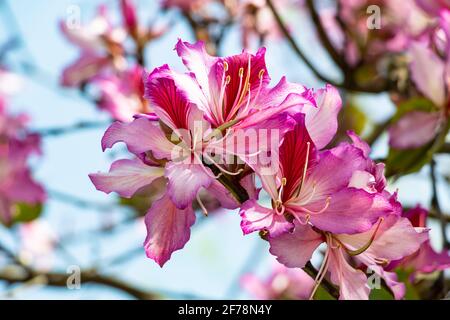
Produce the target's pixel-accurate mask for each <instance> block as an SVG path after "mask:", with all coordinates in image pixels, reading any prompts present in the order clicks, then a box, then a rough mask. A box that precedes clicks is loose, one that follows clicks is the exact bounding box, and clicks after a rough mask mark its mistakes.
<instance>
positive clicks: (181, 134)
mask: <svg viewBox="0 0 450 320" xmlns="http://www.w3.org/2000/svg"><path fill="white" fill-rule="evenodd" d="M177 49H178V53H179V54H180V55H182V56H183V57H184V58H183V59H184V63H185V64H187V65H188V66H189V67H190V68H192V70H195V71H196V72H195V73H194V75H195V77H194V75H192V74H180V73H176V72H173V71H172V70H170V69H169V67H168V66H167V65H164V66H162V67H159V68H156V69H155V70H154V71H153V72H152V73H150V74H145V75H144V81H145V98H147V99H148V100H149V101H150V103H151V105H152V108H153V110H154V112H155V113H154V114H149V115H141V116H137V117H136V119H134V120H133V121H132V122H130V123H127V124H126V123H120V122H116V123H114V124H112V125H111V126H110V127H109V128H108V130H107V131H106V132H105V135H104V137H103V139H102V147H103V149H104V150H105V149H106V148H110V147H112V146H113V145H114V144H115V143H117V142H124V143H125V144H126V145H127V147H128V150H129V151H130V152H131V153H133V154H134V155H135V156H136V157H137V158H136V159H133V160H129V159H123V160H118V161H116V162H114V163H113V164H112V166H111V169H110V171H109V173H98V174H91V175H90V178H91V180H92V182H93V183H94V185H95V186H96V188H97V189H98V190H101V191H104V192H106V193H110V192H112V191H115V192H117V193H118V194H119V195H121V196H123V197H131V196H132V195H133V194H135V193H136V192H138V191H139V190H140V189H142V188H144V187H145V186H148V185H150V184H151V183H152V182H153V181H155V180H156V179H159V178H165V179H166V181H167V185H166V193H165V194H164V195H163V196H162V197H161V198H160V199H159V200H157V201H156V202H154V203H153V205H152V207H151V208H150V210H149V211H148V213H147V215H146V219H145V221H146V225H147V231H148V234H147V239H146V241H145V244H144V246H145V248H146V252H147V255H148V256H149V257H150V258H152V259H154V260H155V261H156V262H158V263H159V264H160V265H161V266H162V265H163V264H164V263H165V262H166V261H167V260H168V259H169V258H170V256H171V254H172V252H173V251H175V250H178V249H181V248H182V247H183V246H184V244H185V243H186V242H187V240H188V239H189V235H190V231H189V230H190V226H191V225H192V224H193V223H194V221H195V214H194V211H193V209H192V202H193V201H194V200H197V202H199V204H200V205H202V203H201V201H200V199H199V196H198V193H199V191H200V190H203V189H206V190H208V192H210V193H212V194H213V195H214V196H215V197H216V198H217V199H218V200H219V201H221V203H222V206H223V207H226V208H236V207H237V206H238V203H237V202H236V200H235V199H234V198H233V197H232V196H231V194H230V192H229V191H227V190H226V188H225V187H224V186H223V185H222V184H220V183H219V182H218V180H217V178H219V177H220V176H222V175H228V176H237V175H239V174H240V172H241V171H242V169H240V170H238V171H236V172H231V171H229V170H228V169H227V168H226V165H227V162H224V161H215V160H214V159H212V158H211V157H209V156H208V154H207V153H205V152H204V151H205V150H208V148H210V146H211V145H212V146H213V147H214V148H213V149H214V150H220V148H216V146H220V145H221V144H222V143H221V142H222V141H225V143H224V144H225V145H227V143H228V140H226V137H227V135H228V136H231V137H233V132H234V131H233V130H234V129H233V128H232V127H233V125H234V124H239V125H240V128H241V129H242V128H244V129H245V128H253V127H257V126H258V125H259V126H266V125H267V126H268V125H269V124H271V125H276V126H279V125H280V123H283V126H284V127H286V128H290V127H289V125H288V123H289V121H281V120H282V119H286V117H288V115H287V114H283V113H280V112H278V111H282V110H284V109H287V108H288V107H289V108H290V107H293V106H301V104H300V105H298V102H302V103H306V102H308V103H310V101H309V100H308V99H306V98H304V97H303V96H302V94H301V93H300V94H299V93H296V94H293V96H295V97H298V98H297V99H295V98H292V99H291V100H290V101H291V102H290V103H287V102H286V103H285V104H283V102H285V100H287V95H288V91H287V87H288V86H289V85H288V84H287V83H286V82H285V81H283V82H281V84H280V85H279V86H277V87H275V88H273V89H270V90H269V89H266V87H262V85H263V84H264V81H266V80H264V78H263V75H264V73H266V74H267V72H260V70H266V69H265V65H264V63H263V57H262V58H261V57H259V58H253V57H252V56H251V55H250V54H247V53H243V54H242V55H240V56H233V57H228V58H223V59H222V58H213V57H210V56H207V55H206V53H205V52H204V48H203V46H202V44H200V43H199V44H196V45H194V46H192V45H189V44H187V43H182V42H181V41H179V43H178V45H177ZM253 59H254V60H256V61H254V62H253V61H252V60H253ZM261 59H262V60H261ZM211 61H214V65H215V66H216V68H213V69H212V70H213V71H214V70H216V69H217V68H218V69H219V70H222V72H223V71H224V69H223V67H224V65H225V64H226V65H228V67H227V68H229V69H227V70H229V72H230V74H231V75H233V78H232V77H231V76H227V75H225V74H224V73H222V74H221V75H220V78H221V79H222V80H224V78H226V79H230V80H228V81H227V84H225V83H224V82H223V81H222V82H221V85H222V87H221V88H217V87H216V86H217V85H219V82H217V77H216V75H215V74H214V73H213V74H210V76H211V78H209V77H207V76H206V73H205V72H207V71H208V70H207V69H205V68H206V67H208V66H210V67H211V65H210V62H211ZM226 61H229V63H228V62H226ZM225 62H226V63H225ZM252 66H254V69H256V70H257V71H253V72H252V71H251V68H252ZM244 67H245V68H246V69H245V73H244ZM192 70H191V71H192ZM241 70H242V71H241ZM232 71H233V72H232ZM255 72H256V74H257V75H259V74H261V77H258V76H255V74H254V73H255ZM244 74H245V77H246V78H245V80H244V78H243V76H244ZM203 76H205V77H203ZM255 77H256V78H255ZM210 79H211V80H210ZM239 81H240V82H239ZM244 81H245V82H244ZM254 81H256V84H255V85H254ZM227 85H229V87H230V89H227V87H226V86H227ZM239 86H241V88H239ZM242 86H245V87H247V90H244V89H243V88H242ZM283 87H286V88H283ZM208 88H209V89H210V90H207V89H208ZM252 88H253V90H255V92H256V91H257V90H258V89H259V91H260V92H261V100H259V103H258V106H260V107H261V108H262V109H261V110H262V111H265V112H261V113H260V114H264V115H265V116H266V117H264V118H261V117H260V116H259V115H260V114H258V120H259V121H258V125H256V124H254V123H253V120H255V116H254V115H255V114H256V112H253V113H250V111H255V110H253V108H254V107H253V105H252V104H251V103H250V97H247V96H246V92H247V91H251V90H252ZM219 89H220V90H219ZM217 90H219V91H220V92H221V94H222V97H221V99H223V100H220V99H218V98H219V97H218V96H215V95H216V94H219V91H217ZM266 90H268V91H270V92H271V93H272V98H271V97H270V96H269V93H268V92H266ZM247 94H250V93H247ZM255 98H258V95H257V94H256V95H255ZM226 99H228V100H226ZM231 99H233V100H235V101H234V103H233V104H226V103H223V101H230V100H231ZM245 99H246V101H247V102H244V100H245ZM263 99H264V100H263ZM294 100H295V102H296V103H295V104H293V103H294ZM253 102H254V101H253ZM212 103H217V104H212ZM219 103H220V105H219ZM278 104H280V105H281V106H282V107H280V106H279V105H278ZM269 107H273V110H272V109H269ZM218 108H221V109H218ZM205 113H206V114H205ZM237 116H239V119H237V120H242V122H241V123H239V121H236V117H237ZM205 117H206V119H207V120H209V122H208V121H206V120H205V119H204V118H205ZM271 119H273V120H271ZM158 120H159V121H158ZM245 121H247V123H245ZM220 125H224V126H222V128H223V130H225V131H227V129H228V130H231V131H229V132H231V133H226V134H225V136H224V137H223V138H221V139H219V140H217V139H213V138H211V137H212V136H214V133H215V132H216V131H217V130H214V127H215V126H220ZM244 129H243V130H244ZM277 129H278V128H277ZM276 142H277V143H279V141H278V140H277V141H276ZM231 143H232V142H231ZM277 145H278V144H277ZM245 152H246V150H245V148H244V153H245ZM227 155H228V154H219V156H220V157H225V156H227ZM232 155H235V153H232ZM220 160H224V159H220ZM222 163H224V164H225V166H223V165H222ZM249 178H251V175H250V176H248V178H246V179H243V180H242V181H241V183H242V187H243V188H246V191H247V192H248V193H249V194H255V190H254V185H253V184H252V183H250V184H248V183H247V182H246V180H247V179H249Z"/></svg>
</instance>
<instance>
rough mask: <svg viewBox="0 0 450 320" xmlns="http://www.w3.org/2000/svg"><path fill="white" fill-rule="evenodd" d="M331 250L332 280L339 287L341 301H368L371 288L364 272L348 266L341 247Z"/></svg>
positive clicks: (330, 266) (330, 268) (330, 269)
mask: <svg viewBox="0 0 450 320" xmlns="http://www.w3.org/2000/svg"><path fill="white" fill-rule="evenodd" d="M329 250H330V256H329V259H330V265H329V268H328V269H329V271H330V273H331V276H330V280H331V282H333V283H334V284H336V285H338V286H339V300H368V299H369V293H370V288H369V286H368V285H367V277H366V275H365V274H364V272H362V271H361V270H356V269H354V268H353V267H352V266H351V265H349V264H348V262H347V260H346V259H345V257H344V252H343V250H342V249H341V248H340V247H338V248H337V249H329Z"/></svg>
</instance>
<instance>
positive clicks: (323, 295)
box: [314, 286, 336, 300]
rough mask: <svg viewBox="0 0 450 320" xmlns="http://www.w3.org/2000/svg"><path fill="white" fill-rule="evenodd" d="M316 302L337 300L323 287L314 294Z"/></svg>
mask: <svg viewBox="0 0 450 320" xmlns="http://www.w3.org/2000/svg"><path fill="white" fill-rule="evenodd" d="M314 300H336V299H334V298H333V296H332V295H331V294H329V293H328V292H327V290H325V289H324V288H323V287H322V286H319V288H317V291H316V293H315V294H314Z"/></svg>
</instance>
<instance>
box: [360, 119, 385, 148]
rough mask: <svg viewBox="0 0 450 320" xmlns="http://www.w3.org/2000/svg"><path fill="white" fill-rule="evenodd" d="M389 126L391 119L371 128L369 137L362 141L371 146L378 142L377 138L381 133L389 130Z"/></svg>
mask: <svg viewBox="0 0 450 320" xmlns="http://www.w3.org/2000/svg"><path fill="white" fill-rule="evenodd" d="M390 124H391V118H389V119H388V120H386V121H384V122H382V123H378V124H376V125H375V127H374V128H373V130H372V132H371V133H370V135H369V136H368V137H367V138H366V139H364V140H365V141H366V142H367V143H368V144H369V145H370V146H372V145H373V144H374V143H375V142H376V141H377V140H378V138H379V137H380V136H381V135H382V134H383V132H385V131H386V129H387V128H389V126H390Z"/></svg>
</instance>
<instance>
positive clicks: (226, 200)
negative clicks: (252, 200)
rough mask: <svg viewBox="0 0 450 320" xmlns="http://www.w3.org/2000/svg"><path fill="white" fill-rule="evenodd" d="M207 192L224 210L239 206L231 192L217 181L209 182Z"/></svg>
mask: <svg viewBox="0 0 450 320" xmlns="http://www.w3.org/2000/svg"><path fill="white" fill-rule="evenodd" d="M208 192H209V193H210V194H211V195H212V196H214V198H216V199H217V200H218V201H219V202H220V205H221V206H222V207H223V208H225V209H230V210H231V209H236V208H238V207H239V206H240V204H239V202H238V201H237V200H236V199H235V198H234V197H233V195H232V194H231V192H230V191H229V190H228V189H227V188H225V187H224V186H223V184H221V183H220V182H219V181H217V180H213V181H212V182H211V184H210V185H209V187H208Z"/></svg>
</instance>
